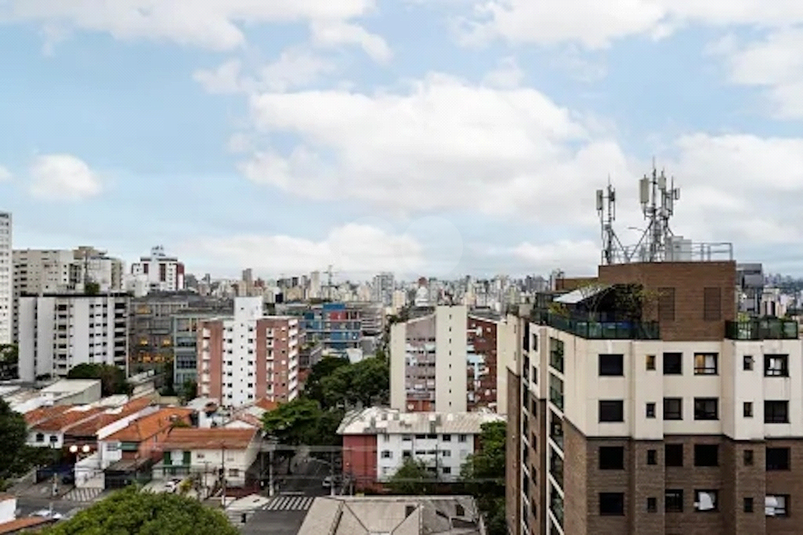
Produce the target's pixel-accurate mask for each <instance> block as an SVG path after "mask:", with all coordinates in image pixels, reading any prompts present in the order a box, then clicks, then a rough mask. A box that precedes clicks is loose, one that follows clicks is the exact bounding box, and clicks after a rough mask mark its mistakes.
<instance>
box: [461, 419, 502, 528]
mask: <svg viewBox="0 0 803 535" xmlns="http://www.w3.org/2000/svg"><path fill="white" fill-rule="evenodd" d="M479 441H480V449H479V451H477V453H474V454H472V455H470V456H469V457H468V459H466V462H465V464H463V468H462V469H461V473H460V477H461V479H462V480H463V482H464V484H465V487H466V491H467V492H468V493H469V494H471V495H473V496H474V497H475V498H476V499H477V506H478V507H479V508H480V511H482V513H483V514H484V515H485V518H486V524H487V528H488V535H504V534H505V533H507V527H506V522H505V453H506V449H505V443H506V441H507V423H506V422H489V423H485V424H482V431H481V433H480V438H479Z"/></svg>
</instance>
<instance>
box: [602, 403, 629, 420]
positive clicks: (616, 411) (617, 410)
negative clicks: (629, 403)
mask: <svg viewBox="0 0 803 535" xmlns="http://www.w3.org/2000/svg"><path fill="white" fill-rule="evenodd" d="M624 405H625V402H624V401H622V400H600V402H599V421H600V422H624V421H625V408H624Z"/></svg>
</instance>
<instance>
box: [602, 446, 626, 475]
mask: <svg viewBox="0 0 803 535" xmlns="http://www.w3.org/2000/svg"><path fill="white" fill-rule="evenodd" d="M624 468H625V449H624V448H623V447H621V446H600V448H599V469H600V470H624Z"/></svg>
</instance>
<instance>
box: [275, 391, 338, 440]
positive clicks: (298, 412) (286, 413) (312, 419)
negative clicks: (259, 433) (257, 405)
mask: <svg viewBox="0 0 803 535" xmlns="http://www.w3.org/2000/svg"><path fill="white" fill-rule="evenodd" d="M322 417H323V411H322V410H321V408H320V407H319V406H318V402H316V401H314V400H312V399H306V398H297V399H294V400H293V401H290V402H288V403H282V404H281V405H279V406H278V407H277V408H276V409H274V410H272V411H270V412H266V413H265V414H264V415H263V417H262V426H263V428H264V429H265V432H266V433H268V435H270V436H272V437H274V438H276V439H277V440H278V441H279V442H280V443H281V444H286V445H290V446H297V445H299V444H318V443H319V436H318V435H319V432H320V424H321V418H322Z"/></svg>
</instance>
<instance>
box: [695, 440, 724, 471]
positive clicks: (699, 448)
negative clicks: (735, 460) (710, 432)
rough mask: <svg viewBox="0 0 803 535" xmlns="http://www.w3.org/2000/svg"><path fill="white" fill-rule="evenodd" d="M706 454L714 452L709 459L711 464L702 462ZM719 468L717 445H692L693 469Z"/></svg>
mask: <svg viewBox="0 0 803 535" xmlns="http://www.w3.org/2000/svg"><path fill="white" fill-rule="evenodd" d="M705 452H707V453H708V454H710V453H711V452H716V455H715V456H713V457H711V458H712V459H714V461H713V462H704V460H705V458H706V455H704V453H705ZM718 466H719V444H695V445H694V467H695V468H715V467H718Z"/></svg>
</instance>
